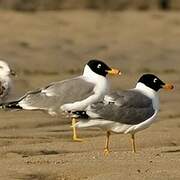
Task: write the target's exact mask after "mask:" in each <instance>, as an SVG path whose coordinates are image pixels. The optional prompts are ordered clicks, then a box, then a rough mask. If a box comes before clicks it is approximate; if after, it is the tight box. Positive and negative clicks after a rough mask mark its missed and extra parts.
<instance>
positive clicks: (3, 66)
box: [0, 60, 15, 103]
mask: <svg viewBox="0 0 180 180" xmlns="http://www.w3.org/2000/svg"><path fill="white" fill-rule="evenodd" d="M10 75H13V76H15V72H14V71H13V70H12V69H10V67H9V65H8V64H7V63H6V62H5V61H3V60H0V103H3V102H5V101H6V100H7V99H8V98H9V96H10V93H11V91H12V79H11V77H10Z"/></svg>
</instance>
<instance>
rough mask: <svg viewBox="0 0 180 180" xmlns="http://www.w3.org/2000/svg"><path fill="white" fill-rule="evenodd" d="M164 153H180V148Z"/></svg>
mask: <svg viewBox="0 0 180 180" xmlns="http://www.w3.org/2000/svg"><path fill="white" fill-rule="evenodd" d="M162 153H180V149H175V150H167V151H162Z"/></svg>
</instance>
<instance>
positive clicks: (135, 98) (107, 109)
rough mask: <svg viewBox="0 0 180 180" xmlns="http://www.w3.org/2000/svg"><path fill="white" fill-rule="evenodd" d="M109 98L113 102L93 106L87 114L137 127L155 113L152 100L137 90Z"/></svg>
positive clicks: (115, 93)
mask: <svg viewBox="0 0 180 180" xmlns="http://www.w3.org/2000/svg"><path fill="white" fill-rule="evenodd" d="M108 97H109V98H110V99H111V101H109V102H107V101H106V102H99V103H96V104H93V105H92V106H91V107H90V108H89V110H88V112H87V113H88V115H90V116H91V115H92V116H94V118H100V119H104V120H110V121H115V122H119V123H123V124H129V125H135V124H139V123H141V122H143V121H145V120H147V119H148V118H150V117H151V116H152V115H153V114H154V112H155V110H154V109H153V105H152V101H151V99H149V98H148V97H146V96H145V95H143V94H141V93H140V92H137V91H135V90H128V91H118V92H114V93H112V94H110V95H108Z"/></svg>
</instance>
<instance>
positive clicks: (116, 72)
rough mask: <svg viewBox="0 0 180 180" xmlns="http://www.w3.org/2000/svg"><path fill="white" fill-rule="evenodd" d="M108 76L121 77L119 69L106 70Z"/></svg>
mask: <svg viewBox="0 0 180 180" xmlns="http://www.w3.org/2000/svg"><path fill="white" fill-rule="evenodd" d="M107 72H108V74H111V75H121V74H122V73H121V71H120V70H119V69H114V68H112V69H111V70H107Z"/></svg>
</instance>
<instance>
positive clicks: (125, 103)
mask: <svg viewBox="0 0 180 180" xmlns="http://www.w3.org/2000/svg"><path fill="white" fill-rule="evenodd" d="M161 88H164V89H167V90H171V89H173V85H171V84H165V83H164V82H163V81H162V80H160V79H159V78H158V77H157V76H155V75H154V74H144V75H142V76H141V77H140V79H139V80H138V82H137V84H136V87H135V88H134V89H130V90H121V91H115V92H111V93H109V94H108V95H106V96H105V97H104V100H103V101H101V102H97V103H94V104H91V105H90V106H88V107H87V109H86V111H77V112H74V114H75V115H76V116H77V118H79V122H77V123H76V124H75V127H77V128H87V127H98V128H101V129H103V130H105V131H106V132H107V134H106V145H105V149H104V154H108V153H109V137H110V134H111V133H112V132H113V133H124V134H131V140H132V150H133V152H136V146H135V133H137V132H138V131H141V130H143V129H145V128H148V127H149V126H150V125H151V124H152V123H153V122H154V121H155V119H156V116H157V114H158V111H159V95H158V91H159V90H160V89H161Z"/></svg>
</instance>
